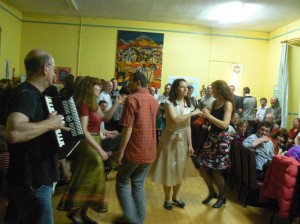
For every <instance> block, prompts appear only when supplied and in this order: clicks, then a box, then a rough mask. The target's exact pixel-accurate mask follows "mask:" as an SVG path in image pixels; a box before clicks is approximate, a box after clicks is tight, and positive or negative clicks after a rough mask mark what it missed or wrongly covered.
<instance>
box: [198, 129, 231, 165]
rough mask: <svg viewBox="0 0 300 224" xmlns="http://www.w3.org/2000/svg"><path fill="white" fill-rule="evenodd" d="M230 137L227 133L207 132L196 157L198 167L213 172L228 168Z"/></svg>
mask: <svg viewBox="0 0 300 224" xmlns="http://www.w3.org/2000/svg"><path fill="white" fill-rule="evenodd" d="M229 151H230V137H229V134H228V132H227V131H223V132H220V133H214V132H209V134H208V137H207V139H206V141H205V143H204V146H203V149H202V150H201V152H200V154H199V155H198V162H199V163H200V166H205V167H207V168H211V169H214V170H225V169H228V168H230V166H231V163H230V155H229Z"/></svg>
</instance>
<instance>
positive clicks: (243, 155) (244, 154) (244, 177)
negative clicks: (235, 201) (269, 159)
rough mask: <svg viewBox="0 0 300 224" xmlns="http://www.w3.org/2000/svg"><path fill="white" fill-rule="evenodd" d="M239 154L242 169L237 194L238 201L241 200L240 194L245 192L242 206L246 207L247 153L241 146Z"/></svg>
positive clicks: (247, 185)
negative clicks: (240, 182) (240, 184)
mask: <svg viewBox="0 0 300 224" xmlns="http://www.w3.org/2000/svg"><path fill="white" fill-rule="evenodd" d="M240 152H241V167H242V187H241V191H240V194H239V199H240V200H242V199H241V196H242V193H243V192H246V197H245V201H244V204H243V206H244V207H246V206H247V201H248V194H249V162H248V159H249V152H248V150H247V149H245V148H244V147H243V146H242V147H241V149H240Z"/></svg>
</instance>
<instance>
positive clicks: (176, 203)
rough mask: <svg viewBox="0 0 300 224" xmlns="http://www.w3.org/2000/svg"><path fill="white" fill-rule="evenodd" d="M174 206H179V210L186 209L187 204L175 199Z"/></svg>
mask: <svg viewBox="0 0 300 224" xmlns="http://www.w3.org/2000/svg"><path fill="white" fill-rule="evenodd" d="M173 205H175V206H177V207H179V208H184V206H185V203H184V202H183V201H180V200H176V199H173Z"/></svg>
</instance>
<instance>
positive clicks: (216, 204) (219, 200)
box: [212, 198, 226, 208]
mask: <svg viewBox="0 0 300 224" xmlns="http://www.w3.org/2000/svg"><path fill="white" fill-rule="evenodd" d="M225 204H226V198H218V201H217V202H216V203H215V204H214V205H213V206H212V207H213V208H220V207H221V206H222V205H225Z"/></svg>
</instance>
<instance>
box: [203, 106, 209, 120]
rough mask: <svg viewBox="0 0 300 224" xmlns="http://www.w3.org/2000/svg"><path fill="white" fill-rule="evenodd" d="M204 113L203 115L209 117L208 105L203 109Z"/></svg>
mask: <svg viewBox="0 0 300 224" xmlns="http://www.w3.org/2000/svg"><path fill="white" fill-rule="evenodd" d="M202 115H203V116H204V117H206V118H208V117H209V116H210V110H209V109H207V108H206V107H204V108H203V109H202Z"/></svg>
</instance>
